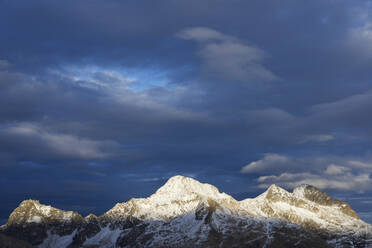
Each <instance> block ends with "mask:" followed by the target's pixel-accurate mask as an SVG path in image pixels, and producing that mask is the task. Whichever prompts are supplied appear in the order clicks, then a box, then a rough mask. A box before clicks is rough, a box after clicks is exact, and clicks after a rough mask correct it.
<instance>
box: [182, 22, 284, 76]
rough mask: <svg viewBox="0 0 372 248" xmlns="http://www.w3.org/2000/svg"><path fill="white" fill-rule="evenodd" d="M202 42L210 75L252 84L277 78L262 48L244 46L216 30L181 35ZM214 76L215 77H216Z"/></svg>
mask: <svg viewBox="0 0 372 248" xmlns="http://www.w3.org/2000/svg"><path fill="white" fill-rule="evenodd" d="M178 36H179V37H180V38H183V39H190V40H195V41H198V42H202V43H201V48H200V50H199V52H198V55H199V56H201V58H202V59H203V63H204V68H205V70H206V72H207V73H209V74H210V75H213V76H212V77H214V78H218V77H220V76H222V77H223V78H224V79H226V80H238V81H252V80H263V81H265V80H268V81H271V80H276V79H278V78H277V76H275V75H274V74H273V73H272V72H271V71H270V70H269V69H267V68H266V67H265V66H264V65H263V63H264V59H265V58H266V57H268V56H267V54H266V53H265V52H264V51H263V50H262V49H260V48H258V47H256V46H252V45H247V44H244V42H242V41H239V40H238V39H237V38H234V37H232V36H229V35H225V34H222V33H220V32H218V31H215V30H213V29H209V28H204V27H196V28H189V29H186V30H185V31H183V32H182V33H180V34H179V35H178ZM214 74H215V75H214Z"/></svg>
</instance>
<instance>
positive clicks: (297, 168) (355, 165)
mask: <svg viewBox="0 0 372 248" xmlns="http://www.w3.org/2000/svg"><path fill="white" fill-rule="evenodd" d="M334 162H336V163H337V164H335V163H334ZM365 164H369V163H367V162H362V161H356V160H350V159H349V158H345V157H331V156H328V157H327V156H318V157H315V156H314V157H293V156H284V155H279V154H265V156H264V157H263V158H262V159H261V160H258V161H254V162H251V163H249V164H248V165H246V166H244V167H242V169H241V173H243V174H252V173H255V174H258V177H257V182H258V183H259V185H258V187H259V188H266V187H268V186H269V185H270V184H278V185H281V186H283V187H286V188H294V187H296V186H298V185H301V184H311V185H313V186H316V187H318V188H320V189H335V190H349V191H358V192H363V191H368V190H370V188H371V186H372V180H371V178H370V175H371V173H372V167H367V166H364V165H365ZM361 165H363V166H362V167H363V168H364V169H361Z"/></svg>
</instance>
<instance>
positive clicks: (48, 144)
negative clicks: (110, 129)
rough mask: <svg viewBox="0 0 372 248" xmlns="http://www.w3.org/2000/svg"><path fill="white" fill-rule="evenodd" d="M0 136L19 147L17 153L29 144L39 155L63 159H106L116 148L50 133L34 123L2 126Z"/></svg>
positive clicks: (100, 142)
mask: <svg viewBox="0 0 372 248" xmlns="http://www.w3.org/2000/svg"><path fill="white" fill-rule="evenodd" d="M0 136H1V137H3V138H4V139H5V138H6V139H8V140H9V143H11V144H13V145H14V146H16V147H17V146H19V147H18V149H19V152H22V149H24V148H23V147H22V146H24V145H26V144H31V145H34V146H36V147H38V149H40V151H39V152H40V153H48V152H50V153H52V154H53V155H54V156H62V157H65V158H77V159H103V158H108V157H110V155H112V152H113V151H114V149H115V148H116V146H117V144H116V143H115V142H113V141H95V140H91V139H89V138H81V137H77V136H74V135H70V134H61V133H52V132H49V131H47V130H45V129H44V128H43V127H41V126H40V125H37V124H35V123H17V124H13V125H6V126H3V127H1V129H0ZM110 148H111V149H112V150H110ZM26 159H27V158H26Z"/></svg>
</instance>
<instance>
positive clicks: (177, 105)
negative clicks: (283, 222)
mask: <svg viewBox="0 0 372 248" xmlns="http://www.w3.org/2000/svg"><path fill="white" fill-rule="evenodd" d="M371 11H372V2H371V1H348V0H313V1H299V0H293V1H286V0H285V1H277V0H272V1H270V0H267V1H262V0H253V1H244V0H241V1H240V0H229V1H227V0H214V1H211V0H205V1H199V0H187V1H184V0H178V1H174V0H162V1H141V0H135V1H115V0H108V1H98V0H90V1H76V0H65V1H56V0H43V1H41V0H40V1H39V0H33V1H29V0H27V1H26V0H25V1H10V0H0V32H1V34H0V175H1V181H0V195H1V205H0V220H1V222H5V221H6V218H7V216H8V215H9V214H10V212H11V210H12V209H14V208H15V207H16V206H17V205H18V203H19V202H20V201H22V200H24V199H26V198H33V199H39V200H40V201H41V202H42V203H44V204H51V205H53V206H56V207H59V208H63V209H66V210H76V211H79V212H81V213H82V214H88V213H89V212H93V213H96V214H101V213H102V212H104V211H106V210H108V209H109V208H111V207H112V206H113V205H114V204H115V203H116V202H122V201H126V200H128V199H129V198H131V197H143V196H147V195H149V194H151V193H153V192H154V191H155V190H156V189H157V188H158V187H160V186H161V185H162V184H163V183H164V182H165V181H166V180H167V179H168V178H169V177H171V176H173V175H177V174H181V175H185V176H191V177H194V178H196V179H198V180H200V181H203V182H208V183H211V184H214V185H216V186H217V187H218V188H219V189H220V190H221V191H224V192H227V193H229V194H232V195H233V196H235V197H236V198H237V199H242V198H244V197H253V196H256V195H257V194H258V193H260V192H262V191H264V189H265V188H266V187H267V186H268V185H270V184H272V183H275V184H278V185H280V186H282V187H284V188H286V189H289V190H290V189H292V188H293V187H295V186H296V185H299V184H302V183H308V184H313V185H314V186H316V187H318V188H320V189H322V190H324V191H327V192H329V193H330V194H331V195H332V196H335V197H336V198H338V199H341V200H346V201H348V202H350V203H351V205H352V207H353V208H355V209H356V210H357V211H358V212H359V214H360V215H361V217H362V218H364V219H365V220H367V221H368V222H372V210H371V209H372V179H371V173H372V152H371V145H372V141H371V138H372V115H371V110H372V81H371V80H372V70H371V68H372V16H370V14H369V13H372V12H371Z"/></svg>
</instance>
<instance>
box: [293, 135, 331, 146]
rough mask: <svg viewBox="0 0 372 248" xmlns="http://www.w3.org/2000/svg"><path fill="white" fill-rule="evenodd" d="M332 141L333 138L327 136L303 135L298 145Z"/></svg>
mask: <svg viewBox="0 0 372 248" xmlns="http://www.w3.org/2000/svg"><path fill="white" fill-rule="evenodd" d="M334 139H335V137H334V136H333V135H329V134H317V135H305V136H304V137H303V138H302V139H301V140H300V141H299V142H298V143H300V144H303V143H309V142H317V143H324V142H328V141H331V140H334Z"/></svg>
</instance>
